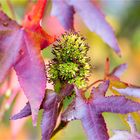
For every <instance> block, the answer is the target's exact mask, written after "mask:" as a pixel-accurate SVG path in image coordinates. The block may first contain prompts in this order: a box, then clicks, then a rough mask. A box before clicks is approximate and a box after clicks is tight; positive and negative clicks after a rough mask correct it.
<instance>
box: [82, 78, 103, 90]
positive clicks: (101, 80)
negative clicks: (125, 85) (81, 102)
mask: <svg viewBox="0 0 140 140" xmlns="http://www.w3.org/2000/svg"><path fill="white" fill-rule="evenodd" d="M103 81H104V80H103V79H100V80H97V81H95V82H93V83H92V84H90V85H89V86H87V88H86V89H85V90H84V92H86V91H87V90H88V89H89V88H90V87H92V86H93V85H95V84H97V83H99V82H103Z"/></svg>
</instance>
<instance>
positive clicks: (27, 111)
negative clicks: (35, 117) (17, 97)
mask: <svg viewBox="0 0 140 140" xmlns="http://www.w3.org/2000/svg"><path fill="white" fill-rule="evenodd" d="M30 115H31V107H30V104H29V103H27V104H26V105H25V107H24V108H23V109H22V110H21V111H20V112H19V113H17V114H15V115H13V116H12V117H11V118H10V119H11V120H17V119H21V118H24V117H28V116H30Z"/></svg>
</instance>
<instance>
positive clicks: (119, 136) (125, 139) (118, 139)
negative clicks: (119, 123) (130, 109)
mask: <svg viewBox="0 0 140 140" xmlns="http://www.w3.org/2000/svg"><path fill="white" fill-rule="evenodd" d="M127 123H128V124H129V127H130V130H131V133H129V132H128V131H123V130H115V131H114V132H115V135H113V136H112V137H111V138H110V139H109V140H140V134H138V133H137V131H136V126H135V122H134V120H133V119H132V117H131V116H130V115H129V116H128V120H127Z"/></svg>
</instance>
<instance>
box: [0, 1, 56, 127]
mask: <svg viewBox="0 0 140 140" xmlns="http://www.w3.org/2000/svg"><path fill="white" fill-rule="evenodd" d="M45 4H46V0H39V1H38V2H37V3H36V4H35V5H34V7H33V9H32V10H31V12H29V14H27V15H26V17H25V20H24V22H23V26H20V25H18V24H17V23H16V22H15V21H13V20H11V19H10V18H9V17H8V16H7V15H6V14H4V13H3V12H2V11H0V66H1V70H0V82H2V81H3V80H4V78H5V76H6V75H7V73H8V71H9V70H10V69H11V68H12V67H14V69H15V71H16V74H17V76H18V80H19V83H20V86H21V88H22V89H23V91H24V94H25V95H26V97H27V99H28V100H29V103H30V106H31V110H32V118H33V124H34V125H36V120H37V115H38V110H39V108H40V105H41V102H42V100H43V98H44V95H45V88H46V72H45V64H44V61H43V59H42V56H41V49H43V48H44V47H46V46H48V45H50V44H51V43H52V42H53V41H54V37H51V36H49V35H48V34H47V33H46V32H45V31H44V30H43V29H42V27H41V26H40V20H41V18H42V16H43V12H44V9H45ZM37 9H39V11H38V13H37V14H35V13H36V12H35V11H36V10H37Z"/></svg>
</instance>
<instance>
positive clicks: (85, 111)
mask: <svg viewBox="0 0 140 140" xmlns="http://www.w3.org/2000/svg"><path fill="white" fill-rule="evenodd" d="M108 86H109V81H105V82H104V83H101V84H100V85H99V86H98V87H97V88H95V87H93V89H92V91H91V97H90V98H89V99H88V100H87V99H85V98H83V96H82V91H81V90H79V89H77V88H75V92H76V95H77V97H76V99H75V100H74V101H73V102H72V104H71V105H70V106H69V107H68V109H66V110H65V112H64V113H63V115H62V120H63V121H71V120H77V119H78V120H81V122H82V125H83V127H84V129H85V132H86V134H87V137H88V139H89V140H95V139H96V140H108V139H109V136H108V133H107V128H106V123H105V121H104V118H103V116H102V113H103V112H112V113H121V114H126V113H129V112H135V111H138V110H140V104H139V103H137V102H134V101H131V100H129V99H126V98H125V97H124V96H109V97H105V93H106V92H107V89H108Z"/></svg>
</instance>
